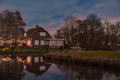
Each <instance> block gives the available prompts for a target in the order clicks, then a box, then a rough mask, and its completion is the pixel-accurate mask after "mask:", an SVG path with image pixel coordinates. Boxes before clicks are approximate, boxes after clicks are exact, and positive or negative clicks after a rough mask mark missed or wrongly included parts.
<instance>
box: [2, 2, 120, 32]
mask: <svg viewBox="0 0 120 80" xmlns="http://www.w3.org/2000/svg"><path fill="white" fill-rule="evenodd" d="M4 9H8V10H11V11H15V10H19V11H20V12H21V14H22V16H23V19H24V21H25V22H26V23H27V28H30V27H32V26H35V25H37V24H38V25H41V26H43V27H44V28H45V29H46V30H48V31H49V32H50V33H51V34H53V33H54V32H55V31H56V29H57V28H59V27H60V26H61V25H62V23H63V22H62V21H63V19H64V18H65V17H66V16H69V15H73V16H76V17H77V18H80V19H84V18H85V17H86V16H88V15H89V14H90V13H95V14H97V15H98V16H99V17H101V18H102V19H103V20H109V21H111V22H113V23H114V22H117V21H120V0H0V12H1V11H3V10H4Z"/></svg>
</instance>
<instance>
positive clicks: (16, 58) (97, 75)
mask: <svg viewBox="0 0 120 80" xmlns="http://www.w3.org/2000/svg"><path fill="white" fill-rule="evenodd" d="M0 80H120V72H116V71H112V70H110V71H109V70H106V69H101V68H96V67H89V66H83V65H74V64H66V63H62V62H61V63H56V62H50V61H44V59H43V57H42V55H0Z"/></svg>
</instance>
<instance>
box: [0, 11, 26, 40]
mask: <svg viewBox="0 0 120 80" xmlns="http://www.w3.org/2000/svg"><path fill="white" fill-rule="evenodd" d="M25 25H26V24H25V22H24V21H23V19H22V17H21V14H20V12H19V11H15V12H11V11H9V10H5V11H3V12H1V13H0V37H1V39H2V40H12V41H13V42H16V41H17V40H18V39H19V38H20V37H22V36H21V33H22V32H21V29H23V27H24V26H25Z"/></svg>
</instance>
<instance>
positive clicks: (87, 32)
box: [55, 14, 120, 50]
mask: <svg viewBox="0 0 120 80" xmlns="http://www.w3.org/2000/svg"><path fill="white" fill-rule="evenodd" d="M55 37H56V38H62V39H65V40H66V41H67V42H68V44H69V45H71V46H80V47H81V48H82V49H85V50H101V49H102V50H103V49H107V50H108V49H112V50H114V49H117V47H118V44H120V22H118V23H116V24H110V23H105V24H103V23H102V22H101V19H100V18H99V17H98V16H97V15H95V14H90V15H89V16H87V18H86V19H84V20H80V19H76V18H75V17H73V16H69V17H67V18H65V20H64V26H62V27H61V28H59V29H58V30H57V33H56V35H55Z"/></svg>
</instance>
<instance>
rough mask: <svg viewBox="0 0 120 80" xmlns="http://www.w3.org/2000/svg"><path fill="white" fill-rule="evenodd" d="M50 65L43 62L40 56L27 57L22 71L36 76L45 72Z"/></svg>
mask: <svg viewBox="0 0 120 80" xmlns="http://www.w3.org/2000/svg"><path fill="white" fill-rule="evenodd" d="M50 65H51V64H48V63H45V62H44V61H43V57H42V56H27V58H26V63H25V65H24V69H25V70H27V71H29V72H31V73H34V74H35V75H36V76H38V75H41V74H43V73H44V72H45V71H47V70H48V68H49V67H50Z"/></svg>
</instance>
